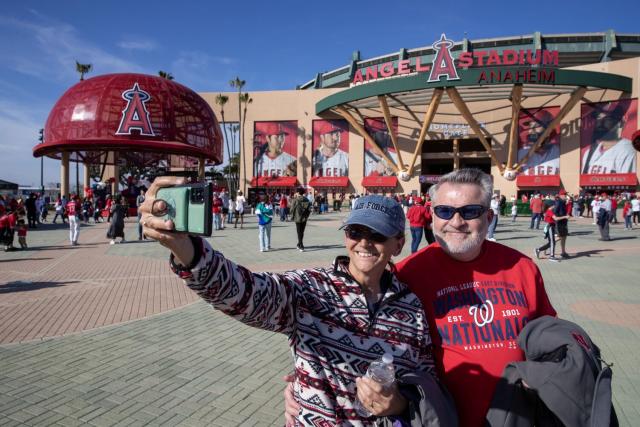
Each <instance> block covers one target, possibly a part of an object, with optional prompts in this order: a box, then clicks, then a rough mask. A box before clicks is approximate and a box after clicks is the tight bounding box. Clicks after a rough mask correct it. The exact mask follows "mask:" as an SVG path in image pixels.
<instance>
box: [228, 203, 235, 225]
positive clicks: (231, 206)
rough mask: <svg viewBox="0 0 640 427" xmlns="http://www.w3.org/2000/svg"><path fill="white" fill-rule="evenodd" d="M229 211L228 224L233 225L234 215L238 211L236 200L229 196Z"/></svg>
mask: <svg viewBox="0 0 640 427" xmlns="http://www.w3.org/2000/svg"><path fill="white" fill-rule="evenodd" d="M227 211H228V213H227V224H229V225H231V224H232V223H233V216H234V214H235V212H236V201H235V200H233V198H231V197H229V203H227Z"/></svg>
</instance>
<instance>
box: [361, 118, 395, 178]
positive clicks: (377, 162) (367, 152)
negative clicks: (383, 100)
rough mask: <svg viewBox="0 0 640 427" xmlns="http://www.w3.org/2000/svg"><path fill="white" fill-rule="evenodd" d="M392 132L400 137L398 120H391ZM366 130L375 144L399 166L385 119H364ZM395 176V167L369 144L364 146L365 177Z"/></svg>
mask: <svg viewBox="0 0 640 427" xmlns="http://www.w3.org/2000/svg"><path fill="white" fill-rule="evenodd" d="M391 126H392V128H393V129H392V132H393V133H394V135H398V118H397V117H393V118H392V119H391ZM364 129H365V130H366V131H367V133H369V135H371V137H372V138H373V140H374V142H375V143H376V145H377V146H378V148H380V150H382V151H384V152H385V153H386V154H387V155H388V156H389V157H390V158H391V159H392V160H393V162H394V163H395V164H398V155H397V153H396V150H395V148H394V147H393V143H392V142H391V134H390V133H389V129H387V124H386V123H385V121H384V118H382V117H379V118H369V119H364ZM392 175H395V173H394V171H393V166H392V165H390V164H388V163H387V161H386V160H385V159H384V158H383V157H381V156H380V155H379V154H378V153H377V152H376V151H374V149H373V147H371V145H370V144H369V143H367V142H366V141H365V144H364V176H392Z"/></svg>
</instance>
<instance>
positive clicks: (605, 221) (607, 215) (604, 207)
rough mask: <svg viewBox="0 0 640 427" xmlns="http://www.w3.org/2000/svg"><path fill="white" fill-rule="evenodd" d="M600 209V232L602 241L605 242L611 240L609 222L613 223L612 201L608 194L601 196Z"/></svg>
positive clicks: (598, 219) (598, 220) (598, 221)
mask: <svg viewBox="0 0 640 427" xmlns="http://www.w3.org/2000/svg"><path fill="white" fill-rule="evenodd" d="M600 197H601V200H600V209H598V217H597V223H598V230H599V231H600V239H598V240H601V241H603V242H608V241H609V240H611V237H610V236H609V222H611V199H609V195H608V194H607V193H602V194H601V196H600Z"/></svg>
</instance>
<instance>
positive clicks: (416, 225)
mask: <svg viewBox="0 0 640 427" xmlns="http://www.w3.org/2000/svg"><path fill="white" fill-rule="evenodd" d="M426 214H427V210H426V209H425V207H424V206H423V205H422V199H421V198H420V197H418V198H416V199H415V201H414V204H413V206H411V207H410V208H409V211H407V219H408V220H409V230H410V231H411V253H415V252H417V251H418V247H419V246H420V242H421V241H422V231H423V229H424V226H425V225H426V222H427V218H426Z"/></svg>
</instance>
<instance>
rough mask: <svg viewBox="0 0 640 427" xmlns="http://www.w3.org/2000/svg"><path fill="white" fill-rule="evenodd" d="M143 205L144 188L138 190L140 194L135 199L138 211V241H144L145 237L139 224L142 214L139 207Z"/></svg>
mask: <svg viewBox="0 0 640 427" xmlns="http://www.w3.org/2000/svg"><path fill="white" fill-rule="evenodd" d="M143 203H144V188H141V189H140V194H138V197H136V209H137V210H138V240H142V239H143V238H144V239H146V237H145V235H144V234H143V233H142V224H140V219H141V218H142V214H141V213H140V206H142V204H143Z"/></svg>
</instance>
